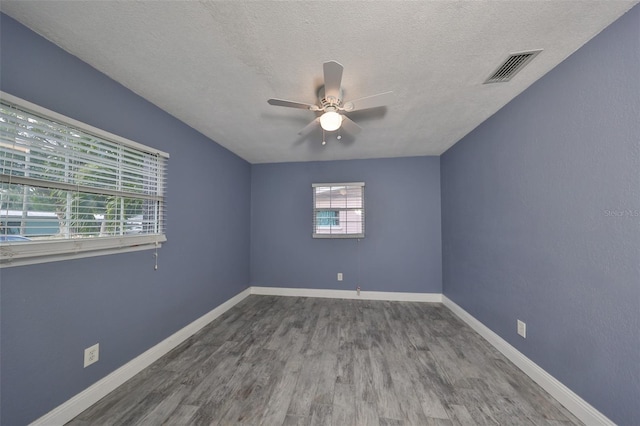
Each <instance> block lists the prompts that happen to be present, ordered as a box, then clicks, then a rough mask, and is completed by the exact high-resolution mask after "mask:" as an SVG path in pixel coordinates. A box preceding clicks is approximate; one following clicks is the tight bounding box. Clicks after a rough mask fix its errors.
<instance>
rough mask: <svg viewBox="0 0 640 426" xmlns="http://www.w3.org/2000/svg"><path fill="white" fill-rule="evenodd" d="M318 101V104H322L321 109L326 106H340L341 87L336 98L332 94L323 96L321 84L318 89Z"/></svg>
mask: <svg viewBox="0 0 640 426" xmlns="http://www.w3.org/2000/svg"><path fill="white" fill-rule="evenodd" d="M318 101H319V102H320V105H322V109H325V108H327V107H338V108H339V107H341V106H342V88H340V94H339V95H338V98H337V99H336V98H335V97H333V96H329V97H325V95H324V86H322V87H321V88H320V89H319V90H318Z"/></svg>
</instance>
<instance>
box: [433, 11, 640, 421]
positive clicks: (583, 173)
mask: <svg viewBox="0 0 640 426" xmlns="http://www.w3.org/2000/svg"><path fill="white" fill-rule="evenodd" d="M543 54H544V53H543ZM639 73H640V7H638V6H636V7H635V8H634V9H632V10H631V11H630V12H629V13H627V14H626V15H625V16H623V17H622V18H621V19H620V20H619V21H618V22H616V23H614V24H613V25H612V26H611V27H609V28H607V29H606V30H605V31H604V32H602V33H601V34H600V35H598V36H597V37H596V38H594V39H593V40H592V41H590V42H589V43H587V44H586V45H585V46H584V47H583V48H582V49H580V50H579V51H577V52H576V53H575V54H574V55H572V56H571V57H569V58H568V59H567V60H566V61H565V62H563V63H562V64H560V65H559V66H558V67H557V68H555V69H554V70H552V71H551V72H549V73H548V74H547V75H546V76H545V77H543V78H542V79H541V80H539V81H538V82H537V83H535V84H534V85H532V86H531V87H530V88H529V89H528V90H526V91H525V92H524V93H522V94H521V95H520V96H518V97H517V98H516V99H515V100H514V101H512V102H511V103H509V104H508V105H507V106H506V107H504V108H503V109H502V110H501V111H499V112H498V113H497V114H495V115H494V116H493V117H492V118H491V119H489V120H487V121H486V122H485V123H483V124H482V125H481V126H479V127H478V128H477V129H476V130H474V131H473V132H472V133H471V134H469V135H468V136H467V137H465V138H464V139H463V140H461V141H460V142H458V143H457V144H456V145H454V146H453V147H452V148H451V149H449V151H447V152H446V153H445V154H444V155H443V156H442V157H441V176H442V217H443V220H442V234H443V275H444V284H443V286H444V293H445V295H446V296H447V297H449V298H450V299H452V300H453V301H454V302H456V303H457V304H459V305H460V306H462V307H463V308H464V309H465V310H467V311H468V312H469V313H471V314H472V315H474V316H475V317H476V318H477V319H479V320H480V321H482V322H483V323H484V324H485V325H487V326H488V327H490V328H491V329H492V330H493V331H495V332H496V333H498V334H499V335H500V336H501V337H503V338H504V339H506V340H507V341H508V342H509V343H511V344H512V345H514V346H515V347H516V348H517V349H518V350H520V351H521V352H522V353H524V354H525V355H526V356H528V357H529V358H530V359H532V360H533V361H534V362H536V363H537V364H538V365H540V366H541V367H542V368H544V369H545V370H546V371H548V372H549V373H550V374H552V375H553V376H554V377H556V378H557V379H559V380H560V381H562V382H563V383H564V384H565V385H567V386H568V387H570V388H571V389H572V390H573V391H574V392H576V393H577V394H579V395H580V396H581V397H583V398H584V399H585V400H587V401H588V402H589V403H591V404H592V405H593V406H594V407H596V408H597V409H599V410H600V411H601V412H602V413H604V414H605V415H607V416H608V417H609V418H610V419H612V420H614V421H615V422H617V423H619V424H621V425H622V424H623V425H638V424H640V404H638V398H639V396H640V332H639V331H638V330H640V142H639V140H640V124H639V123H640V118H639V117H640V78H639V75H640V74H639ZM516 78H517V77H516ZM517 318H519V319H521V320H523V321H525V322H526V323H527V339H526V340H525V339H522V338H520V337H519V336H517V335H516V319H517Z"/></svg>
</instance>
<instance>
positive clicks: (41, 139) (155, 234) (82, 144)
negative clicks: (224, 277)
mask: <svg viewBox="0 0 640 426" xmlns="http://www.w3.org/2000/svg"><path fill="white" fill-rule="evenodd" d="M7 98H9V99H7ZM167 159H168V154H165V153H161V152H157V151H156V150H153V149H152V148H148V147H145V146H144V145H141V144H138V143H136V142H132V141H129V140H127V139H124V138H121V137H118V136H116V135H112V134H110V133H107V132H104V131H102V130H99V129H96V128H93V127H91V126H89V125H86V124H84V123H80V122H78V121H76V120H73V119H70V118H68V117H64V116H61V115H60V114H57V113H55V112H53V111H48V110H46V109H44V108H41V107H38V106H35V105H33V104H29V103H27V102H26V101H22V100H19V99H17V98H14V97H11V96H9V95H6V94H2V101H1V102H0V243H3V244H4V245H7V244H8V245H9V246H10V247H11V249H6V248H5V249H4V250H3V251H2V257H1V258H0V261H3V260H4V261H6V260H12V258H15V257H16V256H18V257H20V256H27V257H28V256H29V251H31V252H32V253H36V252H37V253H40V254H39V255H41V252H42V247H36V243H48V242H51V241H64V240H74V241H76V242H78V243H77V244H74V246H75V250H78V247H79V246H80V247H81V248H80V250H83V248H85V249H92V247H94V246H96V244H95V243H92V242H90V241H95V240H97V239H111V240H112V241H113V244H114V245H115V246H117V247H125V246H136V245H139V244H145V243H147V244H149V243H158V242H161V241H164V240H165V239H166V238H164V233H165V201H164V197H165V183H166V165H167ZM125 237H132V238H129V239H126V238H125ZM136 237H137V238H136ZM114 238H115V239H116V240H114ZM18 243H27V244H18ZM98 246H100V247H105V243H104V242H103V243H100V244H98ZM106 246H109V244H106ZM18 247H19V248H18ZM57 250H58V249H57V248H56V249H54V250H53V251H54V252H55V251H57ZM45 251H46V250H45ZM7 258H9V259H7Z"/></svg>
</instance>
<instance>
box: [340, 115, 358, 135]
mask: <svg viewBox="0 0 640 426" xmlns="http://www.w3.org/2000/svg"><path fill="white" fill-rule="evenodd" d="M342 128H343V129H344V131H345V132H347V133H349V134H350V135H352V136H355V135H357V134H358V133H360V131H361V130H362V127H360V126H358V125H357V124H356V123H355V122H354V121H353V120H352V119H350V118H349V117H347V116H346V115H343V116H342Z"/></svg>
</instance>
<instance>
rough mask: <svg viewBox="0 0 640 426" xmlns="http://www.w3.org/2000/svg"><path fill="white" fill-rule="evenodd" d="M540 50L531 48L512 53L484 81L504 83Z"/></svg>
mask: <svg viewBox="0 0 640 426" xmlns="http://www.w3.org/2000/svg"><path fill="white" fill-rule="evenodd" d="M540 52H542V49H540V50H532V51H530V52H520V53H512V54H511V55H509V57H508V58H507V59H506V60H505V61H504V62H503V63H502V65H500V66H499V67H498V69H496V70H495V71H494V72H493V73H492V74H491V77H489V78H488V79H487V80H486V81H485V82H484V83H485V84H487V83H504V82H507V81H509V80H511V79H512V78H513V76H514V75H516V74H517V73H518V72H519V71H520V70H521V69H522V68H524V66H525V65H527V64H528V63H529V62H531V60H532V59H533V58H535V57H536V55H537V54H538V53H540Z"/></svg>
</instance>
